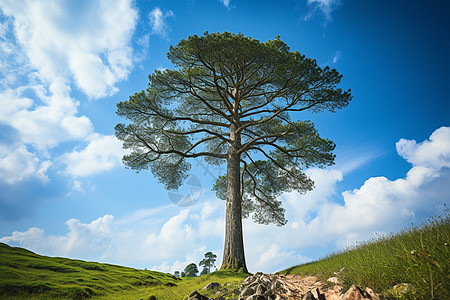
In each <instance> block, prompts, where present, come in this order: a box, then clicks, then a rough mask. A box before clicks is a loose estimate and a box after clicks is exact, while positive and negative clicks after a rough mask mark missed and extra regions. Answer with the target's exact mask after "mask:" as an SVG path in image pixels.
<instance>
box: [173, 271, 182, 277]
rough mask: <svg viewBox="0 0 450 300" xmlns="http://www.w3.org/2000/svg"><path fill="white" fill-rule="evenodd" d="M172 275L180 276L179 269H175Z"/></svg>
mask: <svg viewBox="0 0 450 300" xmlns="http://www.w3.org/2000/svg"><path fill="white" fill-rule="evenodd" d="M173 275H175V276H177V277H180V276H181V274H180V271H175V272H174V273H173Z"/></svg>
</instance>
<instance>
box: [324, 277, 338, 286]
mask: <svg viewBox="0 0 450 300" xmlns="http://www.w3.org/2000/svg"><path fill="white" fill-rule="evenodd" d="M327 281H328V282H331V283H334V284H339V279H338V278H337V277H330V278H328V279H327Z"/></svg>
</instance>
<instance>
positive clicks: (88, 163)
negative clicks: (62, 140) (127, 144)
mask: <svg viewBox="0 0 450 300" xmlns="http://www.w3.org/2000/svg"><path fill="white" fill-rule="evenodd" d="M125 153H126V151H125V150H124V149H122V143H121V142H120V141H119V140H118V139H117V138H116V137H115V136H113V135H101V134H94V135H93V136H92V137H91V140H90V142H89V144H88V145H87V147H86V148H84V149H83V150H80V151H77V150H74V151H72V152H70V153H66V154H64V155H63V156H62V157H60V160H61V161H62V162H63V163H64V164H66V165H67V167H66V173H68V174H70V175H72V176H89V175H92V174H97V173H101V172H103V171H106V170H110V169H112V168H114V167H115V166H117V165H120V164H121V160H122V157H123V155H124V154H125Z"/></svg>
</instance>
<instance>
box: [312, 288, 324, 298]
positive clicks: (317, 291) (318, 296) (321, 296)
mask: <svg viewBox="0 0 450 300" xmlns="http://www.w3.org/2000/svg"><path fill="white" fill-rule="evenodd" d="M311 293H312V294H313V296H314V298H316V299H317V300H325V296H324V295H323V294H321V293H320V291H319V289H318V288H315V289H313V290H311Z"/></svg>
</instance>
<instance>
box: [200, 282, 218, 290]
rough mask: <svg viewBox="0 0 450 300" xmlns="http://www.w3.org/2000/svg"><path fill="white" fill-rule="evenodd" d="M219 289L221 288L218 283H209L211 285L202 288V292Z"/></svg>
mask: <svg viewBox="0 0 450 300" xmlns="http://www.w3.org/2000/svg"><path fill="white" fill-rule="evenodd" d="M220 288H221V285H220V283H218V282H211V283H208V284H207V285H206V286H205V287H204V288H202V290H207V291H211V290H215V289H220Z"/></svg>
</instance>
